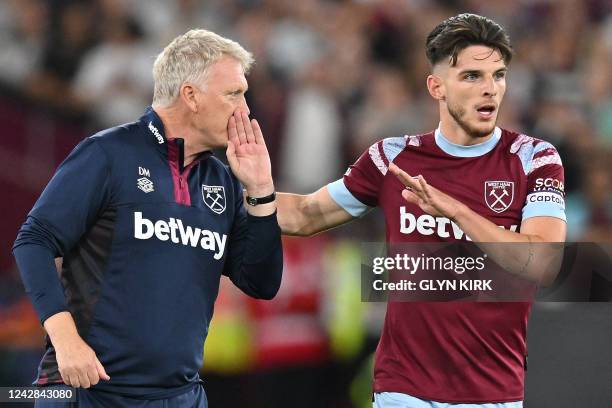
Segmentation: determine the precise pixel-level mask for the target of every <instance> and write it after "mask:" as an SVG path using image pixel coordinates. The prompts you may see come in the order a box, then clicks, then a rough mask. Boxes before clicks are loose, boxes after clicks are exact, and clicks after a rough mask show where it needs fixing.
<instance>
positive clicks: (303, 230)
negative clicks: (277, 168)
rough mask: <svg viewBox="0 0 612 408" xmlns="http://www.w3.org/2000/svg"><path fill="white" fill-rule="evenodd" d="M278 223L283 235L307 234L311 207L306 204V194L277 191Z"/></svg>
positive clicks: (309, 227) (309, 231)
mask: <svg viewBox="0 0 612 408" xmlns="http://www.w3.org/2000/svg"><path fill="white" fill-rule="evenodd" d="M276 201H277V208H278V213H277V218H278V225H279V226H280V228H281V231H282V233H283V234H284V235H298V236H308V235H310V234H311V233H312V232H311V226H312V222H311V221H310V219H309V218H311V217H312V214H311V213H312V212H313V211H312V208H309V207H308V205H307V202H308V196H307V195H300V194H289V193H278V194H277V195H276Z"/></svg>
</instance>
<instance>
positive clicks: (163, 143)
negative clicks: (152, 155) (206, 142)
mask: <svg viewBox="0 0 612 408" xmlns="http://www.w3.org/2000/svg"><path fill="white" fill-rule="evenodd" d="M140 123H141V125H142V126H143V127H144V132H145V135H146V137H147V141H148V143H150V144H152V145H153V146H155V148H156V149H157V150H158V151H159V152H160V153H161V154H162V155H163V156H164V157H165V158H166V159H167V160H170V159H175V160H177V161H178V165H179V169H180V171H181V172H182V171H183V169H184V165H183V162H184V159H185V143H184V139H182V138H172V139H167V138H166V135H165V132H164V123H163V122H162V120H161V118H160V117H159V115H158V114H157V112H155V110H154V109H153V107H151V106H148V107H147V109H146V110H145V113H144V114H143V115H142V116H141V118H140ZM169 152H171V154H169ZM212 154H213V153H212V151H210V150H205V151H203V152H200V153H199V154H198V156H197V157H196V158H195V160H194V161H193V163H194V164H195V163H196V162H199V161H202V160H205V159H207V158H208V157H210V156H211V155H212Z"/></svg>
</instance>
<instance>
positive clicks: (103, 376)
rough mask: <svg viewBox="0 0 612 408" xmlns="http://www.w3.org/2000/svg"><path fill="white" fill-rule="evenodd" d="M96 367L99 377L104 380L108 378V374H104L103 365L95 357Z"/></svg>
mask: <svg viewBox="0 0 612 408" xmlns="http://www.w3.org/2000/svg"><path fill="white" fill-rule="evenodd" d="M96 369H97V371H98V375H99V376H100V379H102V380H104V381H108V380H110V376H109V375H108V374H106V370H105V369H104V366H103V365H102V363H101V362H100V360H98V358H96Z"/></svg>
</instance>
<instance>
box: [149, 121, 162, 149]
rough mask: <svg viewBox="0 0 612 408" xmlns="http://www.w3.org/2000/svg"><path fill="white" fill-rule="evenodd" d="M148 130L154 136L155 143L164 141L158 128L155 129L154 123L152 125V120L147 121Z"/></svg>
mask: <svg viewBox="0 0 612 408" xmlns="http://www.w3.org/2000/svg"><path fill="white" fill-rule="evenodd" d="M149 130H150V131H151V133H153V136H155V138H156V139H157V143H159V144H163V143H164V138H163V137H162V135H161V133H159V130H157V128H156V127H155V125H153V122H149Z"/></svg>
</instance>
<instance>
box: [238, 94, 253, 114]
mask: <svg viewBox="0 0 612 408" xmlns="http://www.w3.org/2000/svg"><path fill="white" fill-rule="evenodd" d="M240 109H241V110H243V111H244V112H246V114H247V115H250V114H251V110H250V109H249V105H248V104H247V101H246V98H245V97H244V95H243V96H242V101H240Z"/></svg>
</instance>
